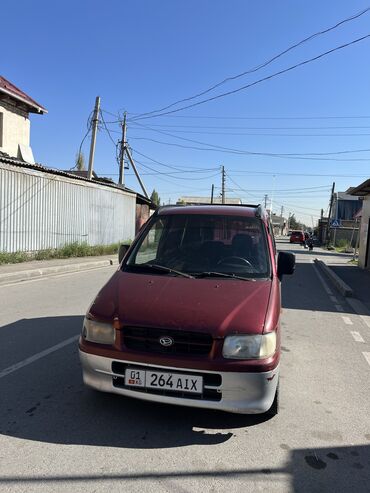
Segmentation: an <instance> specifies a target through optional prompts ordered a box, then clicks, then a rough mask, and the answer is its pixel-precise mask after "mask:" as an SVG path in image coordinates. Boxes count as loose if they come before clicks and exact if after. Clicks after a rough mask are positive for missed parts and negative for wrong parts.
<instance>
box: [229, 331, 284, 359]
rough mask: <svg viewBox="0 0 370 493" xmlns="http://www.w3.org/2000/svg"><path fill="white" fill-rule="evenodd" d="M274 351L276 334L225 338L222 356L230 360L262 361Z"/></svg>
mask: <svg viewBox="0 0 370 493" xmlns="http://www.w3.org/2000/svg"><path fill="white" fill-rule="evenodd" d="M275 351H276V332H269V333H268V334H256V335H233V336H227V337H226V338H225V341H224V347H223V349H222V355H223V357H224V358H230V359H263V358H268V357H270V356H272V355H273V354H274V352H275Z"/></svg>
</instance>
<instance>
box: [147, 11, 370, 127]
mask: <svg viewBox="0 0 370 493" xmlns="http://www.w3.org/2000/svg"><path fill="white" fill-rule="evenodd" d="M369 10H370V7H367V8H366V9H364V10H361V11H360V12H357V13H356V14H353V15H352V16H350V17H347V18H346V19H343V20H341V21H339V22H337V23H336V24H334V25H333V26H330V27H328V28H326V29H324V30H321V31H318V32H316V33H314V34H311V35H310V36H307V37H306V38H304V39H302V40H300V41H298V42H297V43H294V44H293V45H291V46H289V47H288V48H286V49H285V50H283V51H282V52H280V53H278V54H277V55H274V56H273V57H272V58H270V59H269V60H267V61H265V62H263V63H261V64H260V65H257V66H256V67H253V68H251V69H248V70H246V71H244V72H242V73H240V74H237V75H234V76H231V77H226V78H225V79H223V80H222V81H221V82H218V83H216V84H214V85H213V86H211V87H209V88H208V89H206V90H204V91H202V92H199V93H197V94H195V95H194V96H190V97H187V98H184V99H179V100H178V101H175V102H174V103H171V104H169V105H167V106H164V107H163V108H160V109H158V110H153V111H150V112H147V113H142V114H141V115H139V118H140V117H142V116H144V115H152V114H153V113H159V112H162V111H165V110H167V109H169V108H172V107H173V106H176V105H177V104H180V103H184V102H186V101H191V100H193V99H196V98H198V97H200V96H204V95H205V94H207V93H209V92H211V91H213V89H216V88H217V87H220V86H221V85H223V84H225V83H226V82H229V81H231V80H236V79H239V78H240V77H244V76H245V75H248V74H252V73H254V72H257V71H258V70H261V69H262V68H264V67H267V66H268V65H270V64H271V63H272V62H274V61H275V60H277V59H278V58H280V57H282V56H284V55H286V54H287V53H288V52H290V51H292V50H294V49H295V48H298V47H299V46H301V45H303V44H304V43H307V42H308V41H310V40H312V39H314V38H316V37H318V36H322V35H324V34H326V33H328V32H330V31H333V30H334V29H337V28H338V27H339V26H341V25H343V24H345V23H347V22H350V21H353V20H355V19H357V18H359V17H361V16H362V15H364V14H366V13H367V12H368V11H369Z"/></svg>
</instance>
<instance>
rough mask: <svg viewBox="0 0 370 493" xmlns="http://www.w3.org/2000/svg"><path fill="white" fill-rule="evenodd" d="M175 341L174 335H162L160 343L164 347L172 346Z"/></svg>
mask: <svg viewBox="0 0 370 493" xmlns="http://www.w3.org/2000/svg"><path fill="white" fill-rule="evenodd" d="M174 343H175V341H174V340H173V339H172V337H169V336H162V337H160V338H159V344H160V345H161V346H164V347H170V346H172V345H173V344H174Z"/></svg>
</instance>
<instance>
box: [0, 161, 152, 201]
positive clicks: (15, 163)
mask: <svg viewBox="0 0 370 493" xmlns="http://www.w3.org/2000/svg"><path fill="white" fill-rule="evenodd" d="M0 163H5V164H10V165H11V166H16V167H19V168H25V169H33V170H35V171H41V172H44V173H48V174H52V175H59V176H65V177H68V178H71V179H73V180H79V181H84V182H88V183H96V184H98V185H100V186H103V187H108V188H116V189H118V190H122V191H124V192H127V193H133V194H135V195H136V196H137V197H138V198H139V199H140V201H141V202H144V203H147V204H148V205H150V204H151V201H150V200H148V199H147V198H146V197H144V196H143V195H141V194H140V193H137V192H135V191H134V190H131V189H130V188H127V187H120V186H119V185H117V184H116V183H105V182H101V181H99V178H97V179H95V180H88V179H87V178H85V177H84V176H78V175H75V174H72V173H69V170H61V169H55V168H48V167H46V166H43V165H42V164H39V163H35V164H30V163H26V162H25V161H21V160H20V159H16V158H13V157H10V156H9V154H6V153H5V152H1V151H0Z"/></svg>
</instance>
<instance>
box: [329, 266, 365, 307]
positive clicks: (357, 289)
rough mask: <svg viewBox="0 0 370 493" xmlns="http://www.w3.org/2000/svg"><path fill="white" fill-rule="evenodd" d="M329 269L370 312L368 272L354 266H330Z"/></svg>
mask: <svg viewBox="0 0 370 493" xmlns="http://www.w3.org/2000/svg"><path fill="white" fill-rule="evenodd" d="M330 268H331V269H332V270H333V271H334V272H335V274H337V275H338V276H339V277H340V278H341V279H342V280H343V281H344V282H345V283H346V284H348V286H350V287H351V288H352V290H353V295H354V298H357V299H358V300H360V301H361V302H362V303H363V304H364V305H365V306H366V308H367V309H368V310H369V312H370V271H368V270H364V269H360V268H359V267H357V266H356V265H350V264H349V265H331V266H330Z"/></svg>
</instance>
